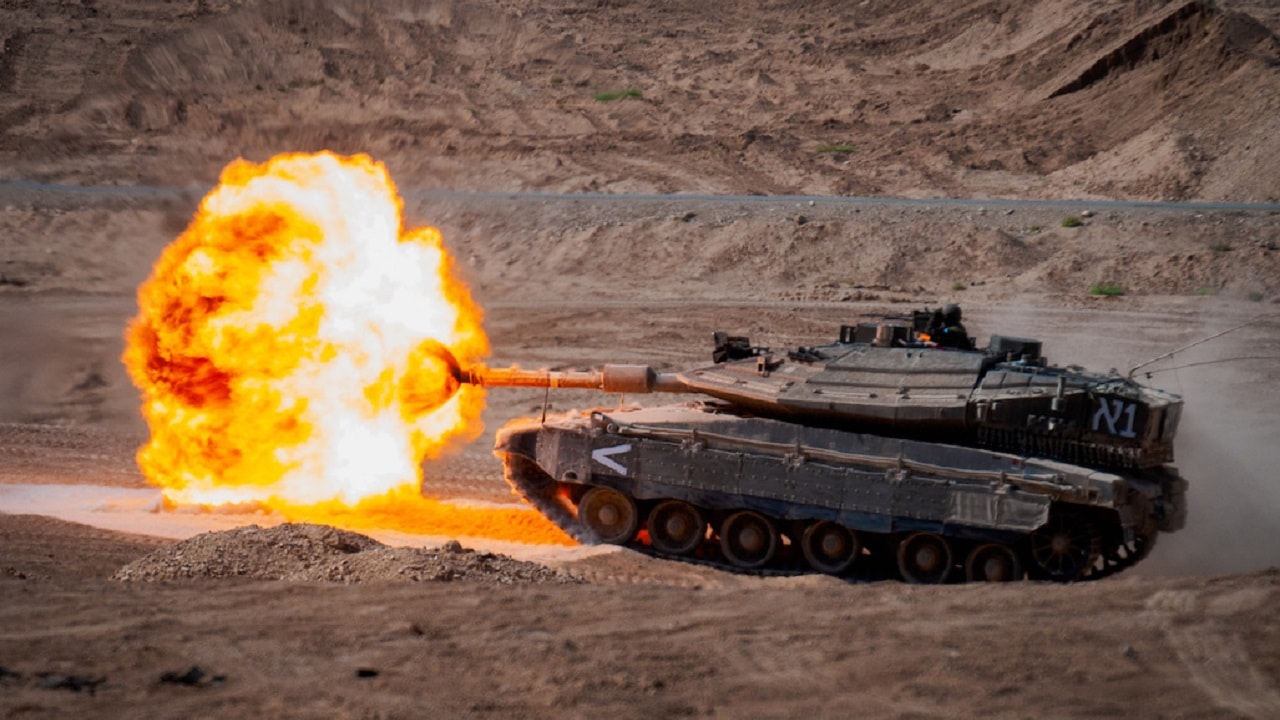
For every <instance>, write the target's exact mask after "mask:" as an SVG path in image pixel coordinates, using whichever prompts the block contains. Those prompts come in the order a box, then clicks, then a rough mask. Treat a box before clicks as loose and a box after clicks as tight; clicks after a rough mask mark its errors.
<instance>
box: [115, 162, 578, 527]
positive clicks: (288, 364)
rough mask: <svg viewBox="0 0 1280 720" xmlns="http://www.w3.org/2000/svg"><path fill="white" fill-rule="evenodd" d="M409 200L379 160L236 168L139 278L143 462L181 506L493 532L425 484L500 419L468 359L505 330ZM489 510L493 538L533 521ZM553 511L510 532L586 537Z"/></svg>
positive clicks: (132, 342)
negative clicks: (256, 506)
mask: <svg viewBox="0 0 1280 720" xmlns="http://www.w3.org/2000/svg"><path fill="white" fill-rule="evenodd" d="M401 211H402V203H401V201H400V198H399V196H398V194H397V193H396V190H395V187H394V185H393V184H392V182H391V179H390V177H389V176H388V174H387V171H386V169H385V168H384V167H383V166H382V165H381V164H380V163H376V162H374V161H373V160H372V159H370V158H369V157H367V156H355V157H339V156H336V155H333V154H330V153H321V154H316V155H304V154H290V155H281V156H278V157H276V158H273V159H272V160H270V161H269V162H267V163H265V164H262V165H256V164H252V163H249V162H245V161H236V162H234V163H232V164H231V165H230V166H228V167H227V168H226V169H225V170H224V171H223V173H222V177H221V182H220V184H219V186H218V187H217V188H215V189H214V191H213V192H212V193H210V194H209V195H208V196H207V197H205V199H204V200H203V202H202V203H201V205H200V209H199V211H198V212H197V213H196V216H195V218H194V220H193V221H192V223H191V225H190V226H189V227H188V228H187V229H186V231H185V232H183V234H182V235H181V236H180V237H179V238H178V239H177V240H175V241H174V242H173V243H172V244H171V245H170V246H169V247H168V248H166V249H165V251H164V253H163V254H162V255H161V257H160V259H159V261H157V263H156V266H155V268H154V270H153V272H152V275H151V277H150V278H149V279H148V280H147V281H146V282H145V283H144V284H143V285H142V287H141V288H139V290H138V307H139V315H138V317H137V318H135V320H134V321H133V323H132V325H131V326H130V328H129V332H128V337H127V347H126V350H125V353H124V361H125V365H126V366H127V368H128V370H129V374H130V376H131V377H132V378H133V380H134V382H135V384H137V385H138V387H139V388H140V389H141V390H142V394H143V415H144V416H145V417H146V420H147V423H148V425H149V426H150V428H151V440H150V442H148V443H147V445H146V446H144V447H143V448H142V450H140V451H139V453H138V464H139V466H140V467H141V469H142V471H143V473H144V474H145V475H146V476H147V478H148V479H149V480H150V481H152V482H153V483H155V484H157V485H159V486H161V487H162V488H164V489H165V495H166V497H167V499H168V500H169V501H170V502H173V503H179V504H206V505H220V504H226V503H245V502H250V503H253V502H257V503H262V504H265V505H267V506H269V507H271V508H273V509H275V510H277V511H279V512H281V513H282V514H284V515H285V516H286V517H289V518H290V519H311V520H315V519H322V518H323V517H325V516H333V517H345V518H347V519H348V520H350V519H351V518H352V517H354V516H356V515H359V514H360V511H359V510H358V508H365V509H366V510H368V509H369V508H374V507H377V508H380V509H379V510H377V511H376V512H375V513H374V514H378V515H383V516H385V515H386V514H387V513H388V512H389V510H388V509H389V508H402V509H403V511H404V512H402V513H400V515H402V519H401V522H399V523H397V524H398V526H399V527H400V528H401V529H404V528H406V527H410V528H414V529H416V530H418V531H422V532H433V531H435V532H442V531H448V532H449V534H476V533H467V532H465V530H466V527H467V523H466V522H463V523H461V524H459V523H458V522H455V521H456V520H457V519H458V518H457V517H453V518H452V520H451V521H450V522H444V521H443V520H442V519H443V518H444V517H446V516H448V515H449V514H450V513H449V512H444V511H441V509H440V508H439V507H436V506H434V505H430V504H429V503H425V502H422V500H423V499H422V498H421V495H420V494H419V493H418V491H417V488H418V487H419V485H420V483H421V463H422V461H423V459H424V458H431V457H436V456H438V455H439V453H440V452H441V451H442V450H443V449H444V448H445V447H446V446H447V445H448V444H449V443H450V442H451V441H467V440H472V439H474V438H475V437H476V436H477V435H479V433H480V432H481V430H482V425H481V422H480V411H481V410H482V409H483V406H484V391H483V390H482V389H481V388H478V387H474V386H471V385H462V386H460V385H459V383H458V382H457V380H456V379H455V378H454V376H453V374H452V372H451V367H456V364H457V363H458V362H462V363H465V364H468V365H469V364H472V363H474V362H476V361H477V360H478V359H480V358H481V357H483V356H484V355H485V354H486V353H487V352H488V348H489V345H488V339H487V338H486V336H485V334H484V330H483V329H482V328H481V325H480V323H481V318H482V315H481V311H480V308H479V307H478V306H477V305H476V304H475V303H474V302H473V301H472V299H471V295H470V292H469V290H468V289H467V288H466V286H465V285H463V284H462V283H461V282H460V281H458V280H457V279H456V278H454V277H453V275H452V274H451V260H450V258H449V257H448V255H447V254H446V253H445V250H444V248H443V245H442V239H441V236H440V233H439V232H438V231H437V230H436V229H434V228H430V227H425V228H418V229H415V230H405V229H404V228H403V226H402V220H401ZM437 505H438V503H437ZM457 510H458V512H459V513H465V512H467V511H466V510H465V509H463V508H458V509H457ZM473 510H474V509H473ZM475 512H478V513H480V514H481V515H484V514H485V513H489V515H488V516H486V517H484V518H480V517H477V518H476V521H477V522H475V523H473V524H474V525H475V526H476V527H477V528H479V529H482V530H483V531H482V532H480V533H479V534H483V535H485V536H489V537H494V536H502V535H503V531H502V530H501V528H500V526H501V524H502V523H501V522H498V523H495V522H494V520H495V517H497V519H499V520H501V519H502V518H507V519H509V520H510V519H511V518H510V517H507V516H510V514H511V513H512V512H527V513H528V514H532V512H531V511H511V510H506V511H503V510H487V511H486V510H475ZM494 513H497V514H498V515H497V516H493V514H494ZM503 513H505V515H503ZM415 514H416V515H417V517H415ZM432 518H434V520H432ZM539 519H540V518H539ZM424 521H425V522H424ZM543 522H544V524H545V525H547V528H549V529H547V528H543V529H540V530H534V529H533V528H532V527H527V523H521V522H519V521H512V522H511V523H509V524H510V525H511V528H512V532H511V533H510V534H508V535H507V536H503V537H501V539H517V540H533V541H543V542H547V541H550V542H569V541H568V539H567V538H566V537H565V536H564V535H563V533H560V532H559V531H558V530H556V529H555V528H554V527H552V526H550V525H549V523H545V521H543ZM552 531H554V532H552ZM510 535H516V536H518V537H511V536H510Z"/></svg>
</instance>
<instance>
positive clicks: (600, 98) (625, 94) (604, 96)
mask: <svg viewBox="0 0 1280 720" xmlns="http://www.w3.org/2000/svg"><path fill="white" fill-rule="evenodd" d="M593 97H594V98H595V100H596V102H613V101H614V100H621V99H623V98H638V97H640V91H639V90H637V89H635V88H627V89H626V90H609V91H606V92H602V93H596V94H595V95H594V96H593Z"/></svg>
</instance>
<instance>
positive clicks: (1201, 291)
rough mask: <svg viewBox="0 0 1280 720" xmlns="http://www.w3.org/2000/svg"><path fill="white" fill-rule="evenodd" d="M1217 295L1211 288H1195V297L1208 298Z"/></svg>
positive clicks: (1215, 290)
mask: <svg viewBox="0 0 1280 720" xmlns="http://www.w3.org/2000/svg"><path fill="white" fill-rule="evenodd" d="M1217 294H1218V291H1217V289H1215V288H1211V287H1202V288H1196V296H1197V297H1208V296H1210V295H1217Z"/></svg>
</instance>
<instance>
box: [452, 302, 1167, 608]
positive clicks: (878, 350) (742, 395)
mask: <svg viewBox="0 0 1280 720" xmlns="http://www.w3.org/2000/svg"><path fill="white" fill-rule="evenodd" d="M957 316H958V312H957ZM931 320H933V321H936V318H931V316H930V314H929V313H926V312H917V313H913V314H912V315H910V316H907V317H903V318H893V319H887V320H882V321H878V322H869V323H861V324H857V325H847V326H842V327H841V328H840V333H839V335H838V337H837V339H836V340H835V342H831V343H827V344H822V345H815V346H811V347H798V348H794V349H790V350H787V351H783V352H773V351H771V350H770V349H768V348H763V347H757V346H753V345H752V344H751V343H750V341H749V339H748V338H745V337H741V336H731V335H728V334H726V333H722V332H717V333H715V334H714V336H713V340H714V348H713V352H712V363H711V364H710V365H707V366H705V367H698V368H694V369H691V370H686V371H683V372H677V373H660V372H656V371H654V370H653V369H652V368H650V367H647V366H640V365H606V366H604V367H603V368H601V369H599V370H593V371H569V372H558V371H549V370H520V369H514V368H484V367H475V368H466V369H463V368H458V369H456V371H455V374H456V377H457V379H458V380H459V381H460V382H465V383H472V384H478V385H483V386H488V387H501V386H523V387H547V388H557V387H559V388H594V389H598V390H603V391H606V392H614V393H622V394H642V393H654V392H664V393H683V394H688V395H691V396H692V397H691V398H689V399H688V401H686V402H679V403H675V404H671V405H668V406H662V407H648V408H640V407H625V406H620V407H618V408H616V409H595V410H590V411H586V412H574V413H566V414H556V415H552V416H544V417H543V418H541V419H538V420H527V421H514V422H512V423H510V424H508V425H507V426H506V427H504V428H503V429H502V430H501V431H500V432H499V434H498V437H497V443H496V448H495V452H496V454H497V455H498V456H499V457H501V458H502V459H503V462H504V467H505V472H506V477H507V480H508V482H509V483H510V484H511V485H512V487H513V488H514V489H515V490H516V492H517V493H519V494H520V495H522V496H523V497H524V498H525V499H527V500H528V501H529V502H530V503H531V504H533V505H534V506H535V507H536V508H538V509H539V510H540V511H541V512H542V513H544V514H545V515H546V516H547V517H549V518H550V519H552V520H553V521H555V522H556V523H557V524H559V525H560V526H561V527H563V528H564V529H565V530H566V531H568V532H569V533H570V534H572V535H574V536H575V537H577V538H579V539H581V540H583V541H585V542H598V543H612V544H618V545H631V546H633V547H637V548H640V549H643V550H645V551H648V552H652V553H656V554H661V555H664V556H671V557H677V558H683V559H689V560H692V561H698V562H709V563H715V564H719V565H723V566H726V567H729V568H731V569H735V570H739V571H748V572H761V573H771V572H806V571H810V572H812V571H816V572H822V573H829V574H834V575H851V576H855V577H883V576H886V575H891V574H896V575H898V576H900V577H901V578H902V579H904V580H907V581H909V582H917V583H942V582H958V581H964V580H968V581H1007V580H1017V579H1022V578H1024V577H1030V578H1033V579H1046V580H1054V581H1060V582H1068V581H1075V580H1083V579H1094V578H1099V577H1104V576H1106V575H1109V574H1112V573H1114V572H1117V571H1119V570H1122V569H1124V568H1126V567H1128V566H1130V565H1133V564H1134V563H1136V562H1138V561H1139V560H1141V559H1142V558H1143V557H1145V556H1146V555H1147V554H1148V553H1149V552H1150V550H1151V548H1152V546H1153V545H1154V544H1155V541H1156V539H1157V537H1158V535H1159V534H1160V533H1162V532H1174V531H1176V530H1178V529H1180V528H1182V527H1183V525H1184V524H1185V522H1186V512H1187V509H1186V488H1187V484H1186V481H1185V480H1184V479H1183V478H1182V477H1181V476H1179V474H1178V472H1177V470H1176V468H1175V467H1174V466H1173V465H1172V464H1171V463H1172V461H1173V439H1174V436H1175V434H1176V432H1177V426H1178V420H1179V416H1180V412H1181V408H1182V400H1181V399H1180V398H1179V397H1178V396H1176V395H1173V394H1170V393H1167V392H1164V391H1161V390H1158V389H1154V388H1151V387H1146V386H1143V385H1141V384H1139V383H1138V382H1136V381H1134V380H1133V379H1132V378H1131V377H1126V376H1122V375H1119V374H1117V373H1115V372H1111V373H1105V374H1103V373H1096V372H1090V371H1086V370H1084V369H1083V368H1079V367H1065V368H1064V367H1056V366H1053V365H1050V364H1049V363H1048V362H1047V361H1046V359H1045V357H1044V356H1043V355H1042V352H1041V350H1042V348H1041V343H1040V342H1039V341H1038V340H1034V339H1029V338H1016V337H1008V336H1001V335H995V336H992V337H991V339H990V342H989V344H988V345H987V347H986V348H982V349H977V348H974V347H973V343H972V342H971V341H969V340H968V339H967V337H965V336H963V334H962V335H961V337H962V338H963V339H962V340H961V341H960V342H959V343H958V346H957V347H942V346H940V345H939V344H938V343H937V342H935V341H934V340H933V338H936V337H938V335H937V328H936V327H934V328H930V322H931ZM930 330H932V333H931V332H930ZM953 338H954V335H953Z"/></svg>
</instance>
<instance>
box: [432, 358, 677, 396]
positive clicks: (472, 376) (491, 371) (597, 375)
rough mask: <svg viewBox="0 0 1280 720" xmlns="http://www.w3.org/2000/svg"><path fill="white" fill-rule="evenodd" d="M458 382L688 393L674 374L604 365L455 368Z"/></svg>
mask: <svg viewBox="0 0 1280 720" xmlns="http://www.w3.org/2000/svg"><path fill="white" fill-rule="evenodd" d="M457 378H458V382H462V383H467V384H470V385H479V386H481V387H532V388H581V389H585V390H603V391H604V392H610V393H630V394H637V393H646V394H647V393H688V392H693V391H692V390H690V389H689V388H688V387H687V386H686V385H685V384H684V383H683V382H682V381H681V380H680V378H679V377H678V376H677V375H675V374H674V373H660V372H657V371H655V370H654V369H653V368H651V367H649V366H648V365H605V366H603V367H601V368H600V369H599V370H522V369H520V368H514V367H510V368H490V367H484V366H474V367H470V368H458V370H457Z"/></svg>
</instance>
